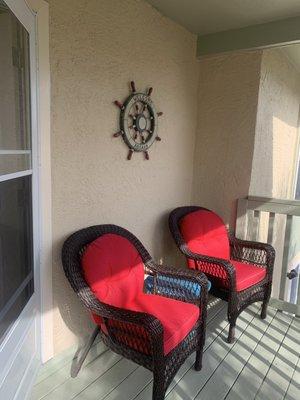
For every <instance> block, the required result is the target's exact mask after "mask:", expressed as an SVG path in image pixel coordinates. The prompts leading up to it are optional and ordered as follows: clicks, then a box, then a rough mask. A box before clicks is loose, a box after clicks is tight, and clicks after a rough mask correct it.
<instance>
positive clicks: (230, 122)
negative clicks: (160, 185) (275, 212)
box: [193, 51, 262, 226]
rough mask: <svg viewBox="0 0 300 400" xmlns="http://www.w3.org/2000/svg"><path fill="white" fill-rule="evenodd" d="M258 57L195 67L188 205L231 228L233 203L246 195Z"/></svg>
mask: <svg viewBox="0 0 300 400" xmlns="http://www.w3.org/2000/svg"><path fill="white" fill-rule="evenodd" d="M261 57H262V52H260V51H258V52H248V53H231V54H228V55H221V56H216V57H210V58H207V59H202V60H201V61H200V65H199V67H200V79H199V95H198V96H199V104H198V128H197V142H196V148H195V164H194V184H193V188H194V191H193V202H194V203H195V204H198V205H202V206H205V207H208V208H211V209H213V210H215V211H216V212H218V213H219V214H220V215H221V216H222V217H223V218H224V220H225V222H226V223H229V224H230V225H231V226H234V221H235V209H236V200H237V199H238V198H239V197H245V196H247V195H248V191H249V185H250V176H251V168H252V157H253V146H254V136H255V120H256V113H257V99H258V90H259V81H260V67H261Z"/></svg>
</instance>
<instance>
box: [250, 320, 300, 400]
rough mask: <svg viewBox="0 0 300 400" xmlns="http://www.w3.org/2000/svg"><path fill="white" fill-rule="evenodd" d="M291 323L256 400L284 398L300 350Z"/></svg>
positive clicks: (280, 399) (299, 340)
mask: <svg viewBox="0 0 300 400" xmlns="http://www.w3.org/2000/svg"><path fill="white" fill-rule="evenodd" d="M292 322H293V321H291V324H290V326H289V328H288V330H287V333H286V335H285V337H284V338H283V340H282V343H281V346H280V348H279V350H278V352H277V354H276V356H275V358H274V360H273V363H272V365H271V366H270V369H269V371H268V373H267V375H266V376H265V378H264V381H263V383H262V385H261V387H260V389H259V391H258V393H257V395H256V397H255V399H257V400H283V398H284V396H285V393H286V391H287V388H288V386H289V383H290V380H291V377H292V375H293V373H294V370H295V368H296V365H297V361H298V355H299V349H300V338H299V335H298V336H297V333H296V330H295V329H294V326H293V324H292Z"/></svg>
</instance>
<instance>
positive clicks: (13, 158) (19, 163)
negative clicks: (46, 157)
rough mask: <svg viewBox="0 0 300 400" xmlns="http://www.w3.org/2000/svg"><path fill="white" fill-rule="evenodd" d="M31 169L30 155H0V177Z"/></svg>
mask: <svg viewBox="0 0 300 400" xmlns="http://www.w3.org/2000/svg"><path fill="white" fill-rule="evenodd" d="M28 169H31V154H30V153H29V154H1V153H0V175H4V174H11V173H13V172H16V171H23V170H28Z"/></svg>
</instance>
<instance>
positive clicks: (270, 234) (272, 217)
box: [268, 212, 275, 245]
mask: <svg viewBox="0 0 300 400" xmlns="http://www.w3.org/2000/svg"><path fill="white" fill-rule="evenodd" d="M274 220H275V213H273V212H270V213H269V226H268V243H269V244H272V245H273V242H274Z"/></svg>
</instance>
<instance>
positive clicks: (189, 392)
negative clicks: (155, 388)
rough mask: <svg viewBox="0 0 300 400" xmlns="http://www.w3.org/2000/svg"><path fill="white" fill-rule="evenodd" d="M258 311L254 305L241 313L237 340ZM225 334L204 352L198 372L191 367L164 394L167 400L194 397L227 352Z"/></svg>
mask: <svg viewBox="0 0 300 400" xmlns="http://www.w3.org/2000/svg"><path fill="white" fill-rule="evenodd" d="M257 312H258V307H257V306H256V305H254V306H250V307H249V308H248V310H247V311H245V312H244V313H242V315H241V316H240V318H239V319H238V322H237V326H236V340H237V341H238V340H239V338H240V336H241V335H242V333H243V332H244V331H245V330H246V329H247V327H248V325H249V324H250V323H251V322H252V320H253V318H255V313H257ZM227 333H228V332H227V330H226V335H224V334H223V335H222V334H221V335H219V336H218V337H217V338H216V340H215V341H214V342H213V343H212V345H211V346H210V347H209V351H206V352H205V353H204V357H203V368H202V370H201V371H200V372H197V371H195V370H194V369H193V368H191V369H190V370H189V371H188V372H187V373H186V374H185V375H184V377H183V379H181V380H180V381H179V382H178V384H177V385H176V386H175V387H174V389H173V390H172V391H171V392H170V393H169V395H167V396H166V399H167V400H191V399H194V398H195V397H196V396H197V394H198V393H199V391H200V390H201V388H202V387H203V386H204V385H205V383H206V382H207V381H208V380H209V378H210V377H211V376H212V375H213V373H214V371H215V370H216V369H217V367H218V365H219V363H220V362H222V360H223V359H224V358H225V357H226V355H227V354H228V353H229V351H230V348H231V345H230V344H228V343H227V342H226V336H227Z"/></svg>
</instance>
